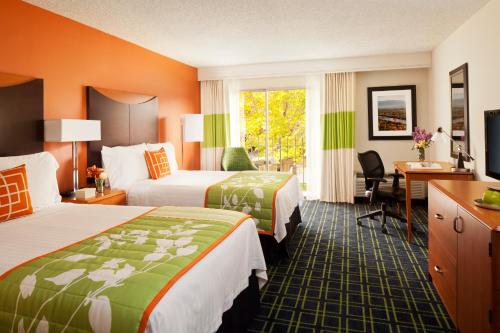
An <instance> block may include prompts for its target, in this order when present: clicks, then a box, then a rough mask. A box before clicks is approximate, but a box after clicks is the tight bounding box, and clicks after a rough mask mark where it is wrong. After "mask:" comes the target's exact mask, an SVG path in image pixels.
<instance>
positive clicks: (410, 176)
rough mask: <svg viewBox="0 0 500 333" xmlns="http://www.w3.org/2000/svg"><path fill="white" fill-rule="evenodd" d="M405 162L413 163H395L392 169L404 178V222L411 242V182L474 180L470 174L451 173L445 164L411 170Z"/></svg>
mask: <svg viewBox="0 0 500 333" xmlns="http://www.w3.org/2000/svg"><path fill="white" fill-rule="evenodd" d="M407 162H415V161H396V162H394V168H395V169H396V170H397V171H398V172H399V173H400V174H402V175H403V176H404V177H405V182H406V220H407V221H408V241H409V242H411V238H412V233H411V182H412V181H414V180H417V181H429V180H431V179H445V180H474V174H473V173H472V172H452V171H451V168H452V165H451V164H450V163H447V162H436V161H433V163H438V164H441V167H442V169H411V168H410V167H408V165H407V164H406V163H407Z"/></svg>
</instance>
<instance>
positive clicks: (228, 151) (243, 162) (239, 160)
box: [222, 147, 259, 171]
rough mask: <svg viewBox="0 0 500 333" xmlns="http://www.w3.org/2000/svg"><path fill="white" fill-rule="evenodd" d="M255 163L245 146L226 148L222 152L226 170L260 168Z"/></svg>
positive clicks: (223, 164)
mask: <svg viewBox="0 0 500 333" xmlns="http://www.w3.org/2000/svg"><path fill="white" fill-rule="evenodd" d="M258 169H259V168H257V167H256V166H255V164H253V163H252V161H251V160H250V156H248V153H247V151H246V150H245V148H243V147H228V148H224V152H223V153H222V170H224V171H243V170H258Z"/></svg>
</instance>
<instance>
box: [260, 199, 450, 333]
mask: <svg viewBox="0 0 500 333" xmlns="http://www.w3.org/2000/svg"><path fill="white" fill-rule="evenodd" d="M368 209H369V206H368V205H364V204H356V205H347V204H327V203H322V202H318V201H308V202H306V204H305V205H304V206H303V208H302V216H303V223H302V224H301V226H300V227H299V229H298V230H297V233H296V234H295V236H294V239H293V241H292V244H291V247H290V248H291V259H290V260H288V261H285V262H282V263H281V264H279V265H277V266H274V267H269V268H268V275H269V283H268V284H267V286H266V287H264V289H263V290H262V291H261V301H262V302H261V310H260V314H259V316H258V317H257V318H256V319H255V320H254V322H253V324H252V327H251V328H250V332H377V333H378V332H455V329H454V326H453V323H452V322H451V320H450V319H449V317H448V315H447V314H446V310H445V308H444V306H443V304H442V303H441V301H440V300H439V296H438V295H437V293H436V291H435V289H434V287H433V286H432V285H431V283H430V282H429V281H428V279H427V222H426V221H427V213H426V210H425V207H423V206H416V207H415V210H413V217H414V218H413V221H414V224H416V225H415V229H416V230H415V231H414V240H413V242H412V243H411V244H408V242H407V241H406V224H403V223H401V222H399V221H397V220H393V219H389V220H388V223H387V227H388V231H389V233H388V234H387V235H384V234H383V233H382V232H381V228H380V223H379V222H377V221H368V220H364V221H363V226H362V227H358V226H357V225H356V220H355V216H357V215H360V214H363V213H365V212H367V210H368Z"/></svg>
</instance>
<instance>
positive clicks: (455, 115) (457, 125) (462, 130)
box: [450, 64, 470, 160]
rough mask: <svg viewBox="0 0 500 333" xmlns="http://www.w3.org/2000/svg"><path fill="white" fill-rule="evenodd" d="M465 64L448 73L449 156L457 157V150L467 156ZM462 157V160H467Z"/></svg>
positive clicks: (466, 73) (467, 116) (467, 92)
mask: <svg viewBox="0 0 500 333" xmlns="http://www.w3.org/2000/svg"><path fill="white" fill-rule="evenodd" d="M467 71H468V69H467V64H463V65H462V66H460V67H458V68H455V69H454V70H452V71H451V72H450V93H451V131H450V133H451V136H452V137H453V140H455V142H451V144H450V151H451V156H452V157H454V158H457V157H458V151H459V149H462V151H465V152H467V154H469V153H470V152H469V149H470V147H469V141H470V138H469V87H468V86H469V82H468V72H467ZM465 156H466V155H464V159H466V160H468V159H467V158H466V157H465Z"/></svg>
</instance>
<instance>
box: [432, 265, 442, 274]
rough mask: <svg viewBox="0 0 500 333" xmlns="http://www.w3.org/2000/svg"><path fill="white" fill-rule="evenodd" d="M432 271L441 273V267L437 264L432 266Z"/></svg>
mask: <svg viewBox="0 0 500 333" xmlns="http://www.w3.org/2000/svg"><path fill="white" fill-rule="evenodd" d="M434 271H435V272H436V273H443V272H442V271H441V267H439V266H438V265H436V266H434Z"/></svg>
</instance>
